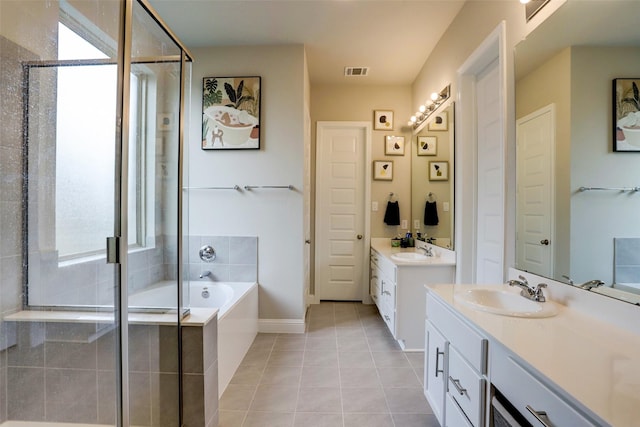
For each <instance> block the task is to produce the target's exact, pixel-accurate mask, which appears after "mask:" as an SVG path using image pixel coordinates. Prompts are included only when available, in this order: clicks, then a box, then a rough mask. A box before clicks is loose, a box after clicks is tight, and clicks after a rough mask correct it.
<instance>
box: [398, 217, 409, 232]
mask: <svg viewBox="0 0 640 427" xmlns="http://www.w3.org/2000/svg"><path fill="white" fill-rule="evenodd" d="M400 228H402V229H403V230H406V229H407V228H408V227H407V220H406V219H403V220H402V221H400Z"/></svg>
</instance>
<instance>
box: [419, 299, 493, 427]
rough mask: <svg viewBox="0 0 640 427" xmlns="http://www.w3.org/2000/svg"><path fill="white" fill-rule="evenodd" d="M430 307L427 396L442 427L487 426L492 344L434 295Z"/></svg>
mask: <svg viewBox="0 0 640 427" xmlns="http://www.w3.org/2000/svg"><path fill="white" fill-rule="evenodd" d="M426 307H427V309H426V317H427V321H426V339H425V343H426V345H425V381H424V393H425V396H426V398H427V400H428V401H429V404H430V405H431V408H432V409H433V411H434V414H435V415H436V417H437V418H438V421H439V422H440V424H441V425H443V426H447V425H451V426H459V425H469V426H473V427H481V426H484V425H485V418H486V417H485V414H486V411H485V408H486V396H487V394H488V391H487V390H488V384H489V381H488V378H487V366H488V362H487V360H488V342H489V341H488V339H487V338H486V337H484V336H483V335H482V334H481V333H480V332H479V331H478V330H477V329H476V328H475V327H473V326H472V325H471V324H470V323H469V322H467V321H466V320H464V319H463V318H462V317H460V316H459V315H457V314H456V313H455V312H454V311H453V310H451V309H450V308H448V307H447V306H446V305H445V304H444V303H442V302H440V301H438V300H437V299H436V298H434V297H433V296H432V295H430V294H427V303H426ZM454 420H456V421H454ZM460 420H463V421H464V423H461V421H460ZM465 423H466V424H465Z"/></svg>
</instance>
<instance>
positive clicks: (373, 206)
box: [371, 202, 378, 212]
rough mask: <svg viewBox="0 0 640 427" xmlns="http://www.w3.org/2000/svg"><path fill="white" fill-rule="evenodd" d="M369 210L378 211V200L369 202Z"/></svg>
mask: <svg viewBox="0 0 640 427" xmlns="http://www.w3.org/2000/svg"><path fill="white" fill-rule="evenodd" d="M371 210H372V211H373V212H378V202H371Z"/></svg>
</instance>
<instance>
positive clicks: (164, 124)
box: [157, 113, 173, 131]
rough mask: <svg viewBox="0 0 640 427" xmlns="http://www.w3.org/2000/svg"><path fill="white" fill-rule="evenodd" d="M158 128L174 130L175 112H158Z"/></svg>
mask: <svg viewBox="0 0 640 427" xmlns="http://www.w3.org/2000/svg"><path fill="white" fill-rule="evenodd" d="M157 120H158V130H161V131H168V130H173V113H158V117H157Z"/></svg>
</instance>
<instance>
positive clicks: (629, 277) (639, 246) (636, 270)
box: [613, 237, 640, 294]
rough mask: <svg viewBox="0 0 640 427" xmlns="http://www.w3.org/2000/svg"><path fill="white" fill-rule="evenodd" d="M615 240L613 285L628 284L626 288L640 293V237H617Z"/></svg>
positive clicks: (621, 285)
mask: <svg viewBox="0 0 640 427" xmlns="http://www.w3.org/2000/svg"><path fill="white" fill-rule="evenodd" d="M613 242H614V252H613V254H614V255H613V256H614V262H613V265H614V276H613V279H614V284H613V287H620V288H623V287H625V286H626V288H624V289H625V290H628V291H632V292H635V293H638V294H640V238H631V237H628V238H615V239H613ZM629 288H631V289H629Z"/></svg>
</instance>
